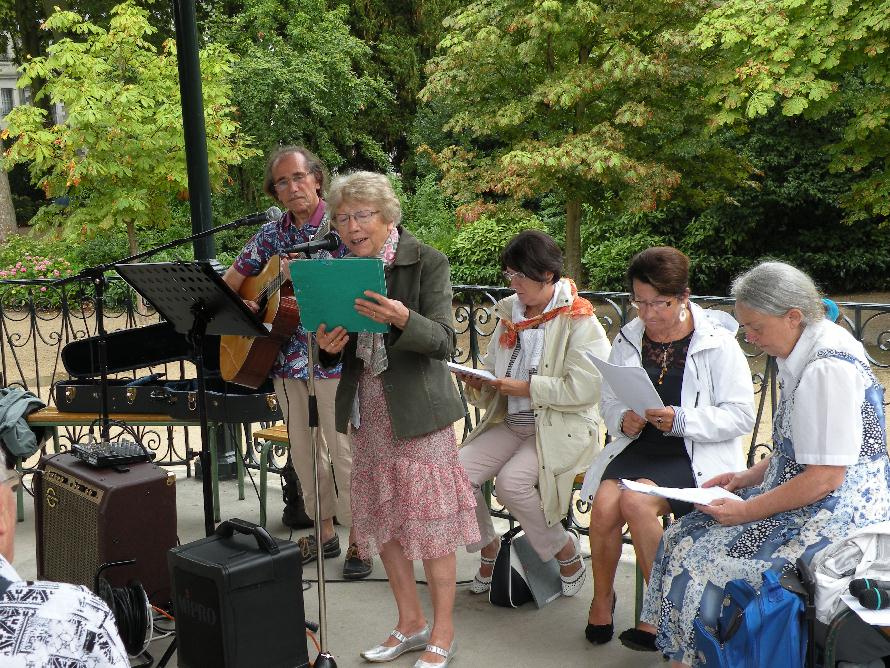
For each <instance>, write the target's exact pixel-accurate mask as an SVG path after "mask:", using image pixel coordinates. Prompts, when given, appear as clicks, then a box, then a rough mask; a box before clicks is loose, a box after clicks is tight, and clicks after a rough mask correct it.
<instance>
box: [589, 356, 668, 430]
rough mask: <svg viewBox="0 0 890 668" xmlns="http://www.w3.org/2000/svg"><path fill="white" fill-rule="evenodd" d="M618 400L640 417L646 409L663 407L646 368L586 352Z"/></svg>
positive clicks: (643, 416) (643, 415)
mask: <svg viewBox="0 0 890 668" xmlns="http://www.w3.org/2000/svg"><path fill="white" fill-rule="evenodd" d="M587 357H589V358H590V361H591V362H593V363H594V364H595V365H596V368H597V369H599V372H600V373H601V374H602V376H603V380H605V381H606V382H607V383H608V384H609V387H610V388H612V392H614V393H615V396H617V397H618V400H619V401H620V402H621V403H622V404H624V405H625V406H627V407H628V408H630V409H631V410H632V411H633V412H634V413H636V414H637V415H639V416H640V417H641V418H645V413H646V410H647V409H650V408H664V403H663V402H662V401H661V397H659V396H658V392H656V391H655V386H654V385H653V384H652V380H651V379H650V378H649V374H648V373H646V370H645V369H643V368H642V367H638V366H616V365H614V364H609V363H608V362H606V361H605V360H601V359H600V358H599V357H597V356H596V355H592V354H591V353H587Z"/></svg>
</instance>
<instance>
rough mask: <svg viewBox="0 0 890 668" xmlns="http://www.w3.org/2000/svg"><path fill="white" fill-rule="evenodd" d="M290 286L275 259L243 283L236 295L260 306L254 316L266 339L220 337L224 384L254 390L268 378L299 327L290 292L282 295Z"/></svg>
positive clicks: (220, 363)
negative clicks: (284, 347)
mask: <svg viewBox="0 0 890 668" xmlns="http://www.w3.org/2000/svg"><path fill="white" fill-rule="evenodd" d="M289 286H290V279H286V280H284V281H282V278H281V257H280V256H278V255H275V256H273V257H272V258H271V259H270V260H269V261H268V262H267V263H266V266H265V267H263V270H262V271H261V272H260V273H259V274H257V275H256V276H248V277H247V278H245V279H244V283H242V284H241V288H240V289H239V290H238V294H240V295H241V298H242V299H249V300H251V301H254V302H256V303H257V304H258V305H259V307H260V310H259V312H258V314H257V315H258V316H259V317H260V318H261V319H262V321H263V324H264V325H265V326H266V327H267V328H268V329H269V336H257V337H251V336H221V337H220V341H219V368H220V373H221V374H222V377H223V379H224V380H227V381H229V382H231V383H237V384H238V385H244V386H246V387H251V388H253V389H256V388H258V387H259V386H260V385H262V384H263V382H264V381H265V380H266V378H268V377H269V371H271V370H272V365H274V364H275V360H276V358H277V357H278V353H279V351H280V350H281V347H282V346H283V345H284V343H285V342H286V341H287V340H288V339H289V338H290V337H291V335H293V333H294V330H296V329H297V326H298V325H299V324H300V309H299V307H298V306H297V302H296V300H295V299H294V297H293V292H292V291H291V294H290V295H285V294H282V291H283V290H286V289H287V288H288V287H289Z"/></svg>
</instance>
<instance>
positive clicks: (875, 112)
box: [696, 0, 890, 220]
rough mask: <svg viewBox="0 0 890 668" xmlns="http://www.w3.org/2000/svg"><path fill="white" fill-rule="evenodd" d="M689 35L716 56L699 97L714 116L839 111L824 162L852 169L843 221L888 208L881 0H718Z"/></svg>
mask: <svg viewBox="0 0 890 668" xmlns="http://www.w3.org/2000/svg"><path fill="white" fill-rule="evenodd" d="M696 36H697V38H698V40H699V41H700V44H701V46H702V47H703V48H705V49H713V50H714V51H716V54H717V56H718V60H717V62H716V63H715V68H714V71H713V73H712V77H711V84H712V85H711V87H710V90H709V93H708V99H709V100H710V101H711V102H713V103H715V104H717V105H719V108H720V111H719V112H718V113H717V114H716V121H717V122H718V123H734V122H737V121H743V120H745V119H751V118H756V117H759V116H763V115H764V114H766V113H767V112H768V111H769V110H771V109H773V108H774V107H779V108H780V109H781V111H782V113H783V114H785V115H786V116H798V115H802V116H804V117H806V118H809V119H818V118H822V117H823V116H825V115H826V114H837V113H839V112H840V113H842V114H844V115H845V116H846V120H845V122H844V125H843V132H842V133H841V135H840V136H839V137H836V139H835V140H834V141H832V142H830V143H827V144H826V146H825V149H826V150H827V152H828V154H829V156H830V158H831V168H832V169H833V170H849V171H851V172H854V173H861V174H863V175H862V178H859V179H857V180H856V181H855V182H854V183H852V184H851V186H850V190H849V191H848V192H847V193H846V194H845V195H844V199H843V202H844V204H845V206H846V208H847V209H848V211H849V212H850V216H849V218H850V220H865V219H867V218H869V217H871V216H878V217H881V218H884V219H886V218H887V217H888V216H890V169H888V162H890V128H888V110H890V54H888V47H890V43H888V40H890V3H888V2H887V0H862V1H861V2H852V1H851V0H771V1H770V2H763V1H761V0H727V1H726V2H723V3H719V5H718V6H717V7H716V8H714V9H712V10H711V11H710V12H709V13H708V14H707V15H706V16H705V17H704V18H703V20H702V21H701V23H700V25H699V26H698V28H697V30H696Z"/></svg>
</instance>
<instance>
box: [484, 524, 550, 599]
mask: <svg viewBox="0 0 890 668" xmlns="http://www.w3.org/2000/svg"><path fill="white" fill-rule="evenodd" d="M561 595H562V583H561V581H560V579H559V564H558V563H557V562H556V559H550V560H549V561H541V558H540V557H539V556H538V554H537V553H536V552H535V551H534V549H533V548H532V546H531V545H530V544H529V542H528V538H527V537H526V535H525V533H523V531H522V527H521V526H517V527H514V528H513V529H511V530H510V531H508V532H507V533H505V534H504V535H503V536H502V537H501V549H500V551H499V552H498V556H497V558H496V559H495V562H494V571H493V572H492V574H491V587H490V589H489V590H488V600H489V602H491V604H492V605H497V606H501V607H503V608H518V607H519V606H520V605H524V604H525V603H528V602H529V601H534V602H535V604H536V605H537V606H538V607H539V608H542V607H544V606H545V605H547V604H548V603H550V602H551V601H553V600H555V599H557V598H559V597H560V596H561Z"/></svg>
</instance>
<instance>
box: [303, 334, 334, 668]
mask: <svg viewBox="0 0 890 668" xmlns="http://www.w3.org/2000/svg"><path fill="white" fill-rule="evenodd" d="M307 334H308V339H309V341H308V343H309V345H308V346H307V347H308V351H307V353H308V355H307V357H308V359H307V363H308V364H307V369H308V370H309V373H308V376H307V383H308V390H309V434H310V436H309V438H310V440H311V441H312V470H313V473H314V474H315V547H316V549H317V550H318V558H317V559H316V560H315V563H316V564H318V645H319V652H318V657H316V659H315V662H314V663H313V665H314V666H315V668H337V663H336V661H334V657H333V655H332V654H331V653H330V652H329V651H328V609H327V597H326V596H325V582H324V549H323V548H322V542H321V494H319V493H318V401H317V400H316V398H315V346H316V341H315V333H314V332H307Z"/></svg>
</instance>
